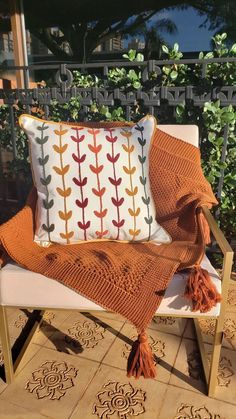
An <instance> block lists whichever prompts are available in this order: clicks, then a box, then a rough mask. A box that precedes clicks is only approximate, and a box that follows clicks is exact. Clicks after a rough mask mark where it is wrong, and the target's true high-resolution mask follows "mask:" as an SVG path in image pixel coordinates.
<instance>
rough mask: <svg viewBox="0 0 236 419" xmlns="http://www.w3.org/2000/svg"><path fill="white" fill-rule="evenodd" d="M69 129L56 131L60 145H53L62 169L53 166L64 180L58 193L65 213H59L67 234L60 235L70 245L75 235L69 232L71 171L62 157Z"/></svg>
mask: <svg viewBox="0 0 236 419" xmlns="http://www.w3.org/2000/svg"><path fill="white" fill-rule="evenodd" d="M67 131H68V130H67V129H64V130H63V129H62V125H60V128H59V130H57V129H56V130H54V133H55V134H56V135H58V137H59V145H56V144H54V145H53V149H54V151H55V152H56V153H58V154H59V155H60V167H57V166H53V169H54V170H55V172H56V173H57V174H58V175H59V176H61V179H62V188H60V187H57V188H56V190H57V193H58V194H59V195H60V196H61V197H62V198H63V202H64V211H59V212H58V214H59V217H60V218H61V219H62V220H63V221H65V233H60V236H61V238H62V239H65V240H66V243H67V244H69V243H70V239H71V238H72V237H73V235H74V231H69V230H68V221H69V219H70V218H71V217H72V211H68V209H67V202H66V198H68V197H69V196H70V194H71V188H70V187H68V188H67V187H66V182H65V175H66V174H67V173H68V171H69V169H70V165H69V164H67V165H65V166H64V164H63V158H62V155H63V153H65V151H66V150H67V147H68V144H64V145H63V144H62V137H63V135H65V134H66V133H67Z"/></svg>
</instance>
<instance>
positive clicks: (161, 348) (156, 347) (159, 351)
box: [122, 336, 166, 365]
mask: <svg viewBox="0 0 236 419" xmlns="http://www.w3.org/2000/svg"><path fill="white" fill-rule="evenodd" d="M130 339H131V340H132V341H134V340H135V339H137V336H132V337H131V338H130ZM148 343H149V345H150V347H151V350H152V353H153V354H154V355H155V357H154V363H155V365H156V364H157V363H158V362H159V360H160V359H161V358H164V356H165V346H166V345H165V342H162V341H161V340H155V339H154V338H153V337H152V336H149V337H148ZM130 350H131V348H130V345H129V344H128V343H125V344H124V347H123V350H122V357H123V358H126V359H128V357H129V354H130Z"/></svg>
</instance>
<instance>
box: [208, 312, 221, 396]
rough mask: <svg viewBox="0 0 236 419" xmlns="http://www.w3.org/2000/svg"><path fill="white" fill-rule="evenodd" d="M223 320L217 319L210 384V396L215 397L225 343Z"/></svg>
mask: <svg viewBox="0 0 236 419" xmlns="http://www.w3.org/2000/svg"><path fill="white" fill-rule="evenodd" d="M223 326H224V323H223V320H222V318H218V319H216V326H215V337H214V343H213V351H212V356H211V366H210V374H209V382H208V396H210V397H213V396H214V394H215V388H216V383H217V374H218V368H219V362H220V352H221V346H222V341H223Z"/></svg>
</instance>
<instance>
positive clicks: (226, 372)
mask: <svg viewBox="0 0 236 419" xmlns="http://www.w3.org/2000/svg"><path fill="white" fill-rule="evenodd" d="M233 375H234V370H233V369H232V363H231V361H230V359H228V358H226V357H225V356H223V357H221V359H220V363H219V370H218V375H217V380H218V385H219V386H224V387H228V386H229V384H230V383H231V377H232V376H233Z"/></svg>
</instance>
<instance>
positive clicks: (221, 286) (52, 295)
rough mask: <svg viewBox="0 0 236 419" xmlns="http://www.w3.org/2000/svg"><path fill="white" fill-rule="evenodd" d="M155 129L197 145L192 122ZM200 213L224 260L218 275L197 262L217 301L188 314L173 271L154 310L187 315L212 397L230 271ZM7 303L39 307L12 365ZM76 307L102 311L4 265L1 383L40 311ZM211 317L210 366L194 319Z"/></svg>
mask: <svg viewBox="0 0 236 419" xmlns="http://www.w3.org/2000/svg"><path fill="white" fill-rule="evenodd" d="M159 127H160V129H161V130H163V131H165V132H167V133H169V134H170V135H173V136H175V137H177V138H181V139H182V140H184V141H186V142H189V143H191V144H193V145H194V146H196V147H198V137H199V134H198V127H197V126H195V125H185V126H184V125H161V126H159ZM203 211H204V215H205V217H206V219H207V221H208V224H209V226H210V228H211V231H212V234H213V235H214V237H215V239H216V241H217V242H218V244H219V246H220V248H221V250H222V252H223V254H224V263H223V271H222V279H220V278H219V276H218V274H217V272H216V270H215V269H214V268H213V266H212V265H211V263H210V261H209V260H208V258H207V257H206V256H205V257H204V259H203V261H202V267H204V268H205V269H207V270H208V271H209V273H210V275H211V278H212V280H213V282H214V283H215V285H216V287H217V289H218V291H219V292H221V293H222V296H223V299H222V302H221V303H218V304H217V306H216V307H214V308H213V309H212V310H211V311H210V312H208V313H200V312H192V311H191V308H190V306H189V303H188V302H187V301H186V299H185V298H183V297H182V295H183V293H184V289H185V284H186V279H187V277H186V275H185V274H182V273H177V274H175V275H174V277H173V279H172V281H171V282H170V285H169V287H168V289H167V291H166V293H165V296H164V298H163V300H162V302H161V305H160V307H159V308H158V310H157V312H156V314H157V315H158V316H173V317H185V318H186V317H187V318H193V319H194V324H195V328H196V334H197V339H198V344H199V350H200V353H201V357H202V364H203V367H204V373H205V378H206V383H207V385H208V394H209V395H211V396H212V395H213V394H214V389H215V385H216V378H217V371H218V364H219V357H220V350H221V343H222V339H223V324H224V314H225V306H226V300H227V293H228V284H229V278H230V274H231V266H232V260H233V251H232V249H231V247H230V246H229V244H228V242H227V241H226V239H225V237H224V235H223V233H222V232H221V231H220V230H219V228H218V225H217V223H216V222H215V220H214V219H213V217H212V215H211V213H210V212H209V210H208V209H207V208H206V207H203ZM7 307H18V308H28V309H36V310H39V319H38V320H36V321H35V323H34V326H33V327H32V329H31V331H30V333H29V334H28V337H27V339H26V341H25V343H24V345H23V347H22V349H21V351H20V353H19V355H18V357H17V359H16V360H15V362H14V364H13V360H12V349H11V344H10V339H9V330H8V321H7V313H6V309H7ZM67 309H68V310H77V311H99V310H103V309H102V308H101V307H100V306H98V305H97V304H95V303H93V302H92V301H90V300H88V299H86V298H85V297H82V296H81V295H80V294H78V293H76V292H75V291H73V290H71V289H70V288H68V287H66V286H65V285H63V284H61V283H60V282H58V281H55V280H53V279H49V278H47V277H45V276H43V275H41V274H37V273H33V272H31V271H27V270H25V269H23V268H21V267H20V266H18V265H17V264H15V263H14V262H11V263H8V264H7V265H6V266H4V267H3V269H2V270H1V272H0V338H1V344H2V351H3V356H4V369H5V377H6V382H7V383H8V384H10V383H11V382H12V381H13V379H14V374H16V371H17V369H18V368H19V364H20V362H21V360H22V358H23V356H24V354H25V352H26V349H27V347H28V346H29V343H30V341H31V339H32V337H33V334H34V332H35V330H36V329H37V327H38V326H39V324H40V322H41V321H42V316H43V313H44V311H45V310H67ZM207 317H214V318H215V319H216V327H215V338H214V343H213V352H212V358H211V363H210V367H209V364H208V360H207V357H206V354H205V350H204V345H203V341H202V336H201V329H200V326H199V323H198V319H199V318H207Z"/></svg>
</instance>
